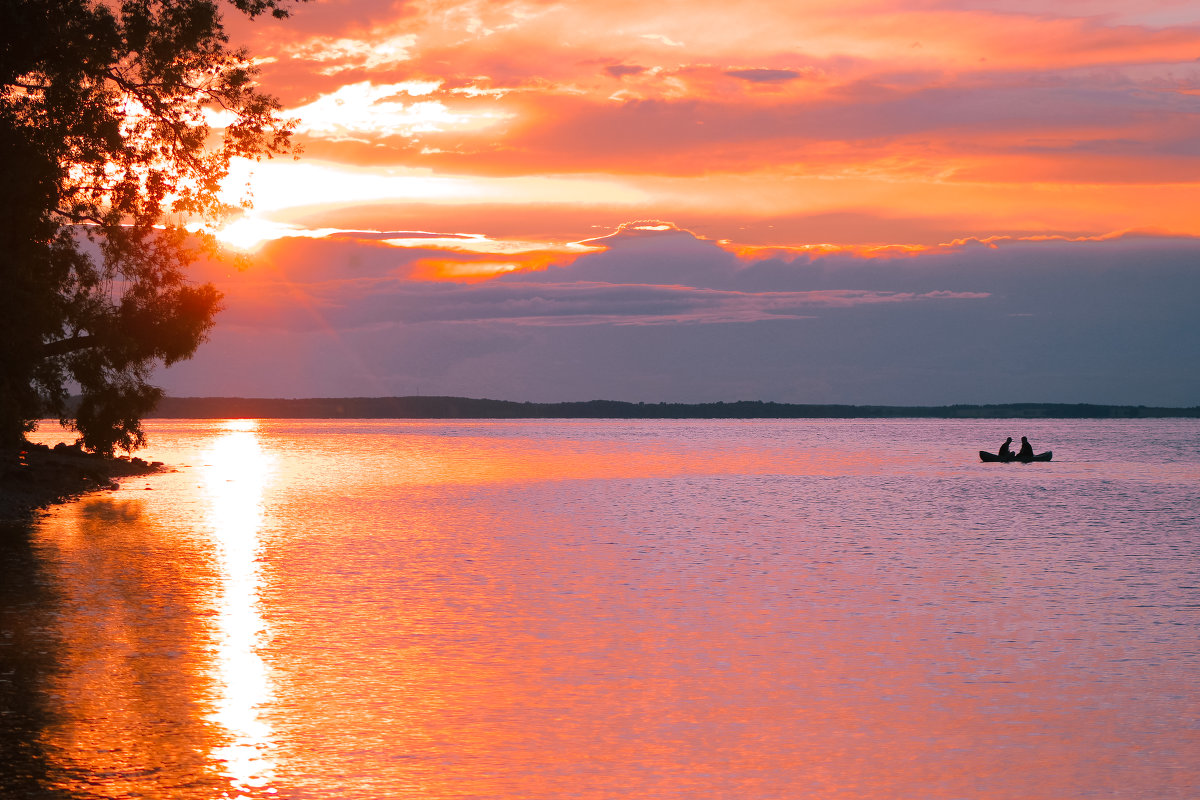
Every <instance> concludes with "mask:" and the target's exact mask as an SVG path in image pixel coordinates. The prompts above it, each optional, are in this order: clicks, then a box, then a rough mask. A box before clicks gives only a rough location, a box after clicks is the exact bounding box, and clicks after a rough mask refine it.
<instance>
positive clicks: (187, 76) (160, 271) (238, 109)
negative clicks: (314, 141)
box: [0, 0, 291, 453]
mask: <svg viewBox="0 0 1200 800" xmlns="http://www.w3.org/2000/svg"><path fill="white" fill-rule="evenodd" d="M288 1H289V0H229V2H228V5H229V6H232V7H233V8H235V9H236V10H237V11H238V12H241V13H245V14H247V15H249V16H251V17H255V16H259V15H262V14H270V15H271V16H275V17H283V16H286V15H287V6H286V5H285V4H286V3H287V2H288ZM256 74H257V73H256V71H255V69H254V67H253V65H252V63H251V60H250V57H249V55H248V54H247V53H246V52H245V51H243V50H238V49H235V48H233V47H232V46H231V45H230V43H229V39H228V36H227V35H226V33H225V30H224V27H223V24H222V7H221V6H220V5H219V4H218V2H216V0H124V1H123V2H119V3H118V2H113V1H111V0H109V1H106V0H0V270H2V272H0V442H3V441H10V442H11V441H15V440H20V439H21V438H22V437H23V436H24V434H25V433H27V432H28V431H30V430H32V428H33V426H34V424H35V423H36V420H38V419H42V418H46V417H58V418H59V420H60V421H62V422H63V423H64V424H67V425H71V426H73V427H74V428H75V429H76V430H77V431H78V432H79V434H80V439H81V441H82V443H83V445H84V446H85V447H87V448H88V449H91V450H96V451H98V452H103V453H111V452H112V451H113V449H114V448H116V447H120V448H122V449H125V450H129V449H131V448H133V447H136V446H139V445H141V444H142V443H143V440H144V436H143V432H142V428H141V419H142V417H143V416H144V415H145V414H146V413H148V412H149V411H150V410H151V409H152V408H153V406H154V404H155V402H157V401H158V399H159V398H160V397H161V396H162V393H161V390H159V389H157V388H156V387H154V386H152V385H151V384H150V379H151V376H152V371H153V369H154V368H155V366H156V365H157V364H158V363H163V364H166V365H170V364H172V363H174V362H176V361H179V360H181V359H186V358H188V357H190V356H191V355H192V354H193V353H194V352H195V350H196V348H197V347H198V346H199V344H200V343H201V342H202V341H203V340H204V338H205V336H206V334H207V332H208V330H209V329H210V328H211V326H212V324H213V319H214V316H215V314H216V313H217V311H218V309H219V306H220V300H221V297H220V293H219V292H218V291H217V290H216V288H215V287H213V286H212V285H211V284H197V283H194V282H192V281H190V280H189V279H188V276H187V268H188V267H189V265H191V264H192V263H194V261H195V260H196V259H197V258H198V257H200V255H202V254H203V253H204V252H205V250H206V249H209V250H211V248H212V247H213V240H212V237H211V236H209V235H205V234H204V233H203V232H201V233H196V232H189V231H188V229H187V228H186V227H185V226H186V225H188V224H189V223H194V222H196V221H206V222H209V223H212V222H215V221H216V220H218V219H219V218H220V217H221V216H222V215H223V214H225V213H226V212H227V211H229V209H228V208H227V207H226V206H225V205H223V203H222V201H221V199H220V195H219V193H220V188H221V182H222V180H223V179H224V178H225V177H226V176H227V174H228V171H229V166H230V162H231V159H234V158H237V157H245V158H260V157H263V156H271V155H274V154H279V153H283V152H286V151H288V150H289V148H290V146H291V141H290V134H291V128H290V125H289V124H288V122H287V121H285V120H283V119H282V118H281V117H280V115H279V111H280V106H279V103H278V101H276V100H275V99H274V98H273V97H271V96H270V95H267V94H265V93H263V92H261V91H260V90H259V88H258V86H257V83H256ZM216 115H219V116H216ZM217 121H219V125H218V122H217ZM73 396H74V397H73Z"/></svg>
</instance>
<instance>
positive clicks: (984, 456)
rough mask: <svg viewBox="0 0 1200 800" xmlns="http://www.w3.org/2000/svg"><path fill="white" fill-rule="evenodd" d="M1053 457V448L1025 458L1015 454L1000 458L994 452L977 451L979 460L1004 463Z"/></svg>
mask: <svg viewBox="0 0 1200 800" xmlns="http://www.w3.org/2000/svg"><path fill="white" fill-rule="evenodd" d="M1053 457H1054V451H1053V450H1047V451H1046V452H1044V453H1038V454H1037V455H1035V456H1030V457H1027V458H1018V457H1017V456H1009V457H1007V458H1001V457H1000V456H999V455H997V454H996V453H989V452H988V451H987V450H980V451H979V460H980V461H1000V462H1002V463H1005V464H1007V463H1009V462H1012V461H1019V462H1021V463H1022V464H1028V463H1029V462H1030V461H1049V460H1050V459H1051V458H1053Z"/></svg>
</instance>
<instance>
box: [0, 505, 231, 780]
mask: <svg viewBox="0 0 1200 800" xmlns="http://www.w3.org/2000/svg"><path fill="white" fill-rule="evenodd" d="M76 509H77V512H76V513H75V514H74V515H67V514H64V515H62V516H60V517H56V518H53V519H51V520H48V521H47V522H46V523H45V524H44V525H43V526H42V528H41V529H40V530H38V531H36V532H35V534H34V545H33V547H32V548H29V549H28V551H27V552H26V553H25V554H24V555H25V558H26V561H27V562H28V563H26V564H25V565H23V566H24V567H25V569H22V570H21V572H22V573H23V574H25V575H36V576H40V577H39V578H38V579H37V580H36V582H35V583H36V585H30V586H28V587H27V588H26V589H25V590H24V592H23V595H24V600H18V602H23V603H25V604H26V605H27V606H33V607H34V613H33V614H32V615H30V619H31V620H36V621H35V622H32V623H26V625H27V629H28V630H29V631H30V633H29V635H30V636H33V637H35V638H36V639H37V641H33V642H31V644H33V645H35V646H34V647H31V648H29V649H30V651H31V652H34V653H45V655H44V656H40V655H39V656H37V658H39V659H42V660H40V661H37V662H36V664H35V665H34V666H35V670H34V671H32V672H28V673H27V675H28V677H27V678H22V683H23V685H22V686H21V687H18V688H17V689H15V690H14V691H20V692H21V693H22V694H23V695H25V696H26V697H29V698H32V699H30V700H28V701H26V702H28V703H30V704H32V706H31V712H30V713H27V714H26V715H25V717H26V719H27V720H28V721H27V722H23V723H18V724H19V725H20V726H21V729H20V730H17V731H14V737H15V738H16V739H17V740H20V741H23V742H25V744H20V745H19V747H20V748H26V749H28V748H29V747H30V746H31V744H30V743H32V746H33V747H34V751H33V752H31V753H28V754H26V755H25V756H24V766H22V767H21V769H22V770H23V771H24V772H26V773H27V774H28V775H29V777H28V778H26V779H24V780H25V782H26V784H27V785H28V787H29V789H27V790H26V791H27V793H28V794H30V795H32V796H38V797H41V796H50V797H53V796H54V792H58V793H59V794H60V795H62V794H64V793H65V794H66V795H70V796H74V795H75V794H77V793H84V794H88V795H89V796H90V794H93V793H96V792H97V791H99V792H100V794H102V795H103V796H126V795H129V796H132V795H133V794H137V795H138V796H143V797H151V798H153V797H164V798H165V797H171V798H188V797H205V798H208V797H214V796H219V794H220V789H219V788H218V787H220V786H221V785H222V783H223V782H222V780H221V779H220V776H219V775H216V774H214V773H213V772H212V771H211V770H209V769H208V768H207V760H206V757H205V754H206V753H207V752H209V751H210V749H211V748H212V746H213V742H212V739H213V736H214V732H213V731H212V726H211V725H209V724H207V723H206V722H205V720H204V718H203V714H202V713H200V712H199V710H198V709H199V708H200V707H202V706H203V705H204V702H205V697H206V695H207V694H209V693H210V692H211V688H210V687H209V686H207V678H206V677H205V676H206V670H207V659H208V656H207V653H206V650H207V648H208V643H209V637H208V635H207V633H206V630H207V629H206V623H205V620H203V619H202V615H203V609H204V608H205V604H204V603H203V602H198V600H199V599H200V598H202V597H204V596H205V594H206V592H208V591H209V590H210V584H211V581H212V578H211V576H209V575H205V574H204V572H203V570H195V569H189V565H193V566H194V565H195V564H196V563H198V561H197V559H198V556H196V557H189V554H188V553H186V552H180V548H187V547H189V545H188V544H187V543H186V542H185V541H181V540H180V539H178V538H175V537H171V536H168V535H164V531H163V529H162V528H161V527H159V526H158V525H157V524H156V523H155V521H154V520H151V519H147V518H145V517H144V516H143V515H142V514H141V513H140V509H141V506H140V504H139V503H134V502H123V503H118V502H113V501H111V500H106V499H99V500H91V501H87V502H85V503H81V504H80V505H79V506H77V507H76ZM6 563H7V561H6ZM27 583H28V581H27ZM6 588H7V587H6ZM8 594H12V592H11V590H10V591H7V592H6V595H8ZM6 607H7V605H6ZM30 626H32V627H30ZM46 643H48V646H47V644H46ZM16 755H17V756H18V758H20V757H21V753H20V752H18V753H17V754H16ZM35 787H36V791H30V790H31V789H33V788H35Z"/></svg>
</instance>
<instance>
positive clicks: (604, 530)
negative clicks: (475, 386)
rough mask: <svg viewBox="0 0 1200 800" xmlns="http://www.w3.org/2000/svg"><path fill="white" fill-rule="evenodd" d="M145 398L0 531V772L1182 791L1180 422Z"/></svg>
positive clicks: (1184, 556) (464, 793)
mask: <svg viewBox="0 0 1200 800" xmlns="http://www.w3.org/2000/svg"><path fill="white" fill-rule="evenodd" d="M147 430H148V433H149V436H150V444H149V446H148V447H147V448H146V450H145V451H144V452H142V453H140V455H142V456H143V457H145V458H147V459H150V460H160V461H164V462H166V463H167V464H169V465H172V466H173V467H175V468H176V471H173V472H169V473H164V474H159V475H152V476H149V477H146V478H134V479H128V480H126V481H124V482H123V484H122V486H121V488H120V490H118V491H112V492H105V493H100V494H94V495H91V496H88V497H86V498H84V499H82V500H80V501H78V502H75V503H72V504H68V505H64V506H61V507H58V508H56V509H54V510H53V511H52V512H50V513H49V514H48V515H46V516H45V517H43V518H41V519H40V520H38V521H37V522H36V523H34V524H33V525H32V526H31V527H30V528H29V529H25V530H4V531H3V532H2V533H3V536H0V543H2V553H3V559H4V561H3V565H4V569H3V578H2V585H0V796H4V797H10V796H12V797H24V796H31V797H57V798H125V797H141V798H152V799H153V800H159V799H161V800H165V799H166V798H238V797H245V798H297V799H299V798H352V799H353V800H359V799H361V800H373V799H374V798H422V800H426V799H433V800H437V799H438V798H487V799H488V800H518V799H522V800H542V799H543V798H544V799H546V800H549V799H550V798H555V800H558V799H560V798H578V799H580V800H599V799H600V798H630V797H632V798H656V799H657V798H664V799H665V798H672V799H682V798H731V799H732V800H765V799H766V798H814V799H817V800H822V799H825V798H829V799H830V800H833V799H834V798H837V799H839V800H851V799H853V800H864V799H865V800H873V799H875V798H897V799H899V798H905V799H907V798H921V800H951V799H952V798H954V799H969V800H999V799H1000V798H1005V799H1011V798H1021V799H1022V800H1041V799H1044V800H1064V799H1065V798H1113V797H1130V798H1153V799H1154V800H1167V799H1169V798H1180V799H1181V800H1182V799H1183V798H1188V799H1192V798H1195V797H1197V796H1200V693H1198V691H1197V686H1200V652H1198V651H1200V421H1198V420H1128V421H1109V420H1105V421H1096V420H985V421H978V420H971V421H958V420H956V421H940V420H881V421H875V420H802V421H796V420H756V421H695V420H688V421H624V420H621V421H617V420H611V421H610V420H580V421H572V420H531V421H507V420H505V421H487V420H474V421H387V420H362V421H329V420H304V421H298V420H274V421H266V420H264V421H257V422H255V421H247V420H231V421H209V420H202V421H174V420H172V421H167V420H158V421H150V422H149V423H148V424H147ZM1021 435H1028V436H1029V438H1030V439H1031V441H1032V442H1033V445H1034V447H1035V449H1036V450H1038V451H1041V450H1046V449H1053V450H1054V453H1055V456H1054V461H1052V462H1050V463H1044V464H983V463H980V461H979V458H978V455H977V452H976V451H978V450H980V449H990V450H993V451H994V450H995V449H997V448H998V447H999V445H1000V443H1001V442H1002V441H1003V439H1004V438H1005V436H1014V437H1018V438H1019V437H1020V436H1021ZM37 438H38V439H39V440H41V441H48V442H53V441H58V440H60V439H61V438H62V436H61V434H60V432H59V431H58V429H57V427H56V426H54V427H48V428H46V429H45V430H44V431H42V432H40V433H39V434H37Z"/></svg>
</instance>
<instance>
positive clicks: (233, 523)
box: [201, 420, 276, 797]
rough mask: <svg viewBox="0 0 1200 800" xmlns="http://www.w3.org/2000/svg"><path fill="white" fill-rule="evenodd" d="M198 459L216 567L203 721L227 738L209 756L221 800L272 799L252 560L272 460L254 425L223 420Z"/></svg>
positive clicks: (265, 678)
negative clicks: (220, 769) (209, 684)
mask: <svg viewBox="0 0 1200 800" xmlns="http://www.w3.org/2000/svg"><path fill="white" fill-rule="evenodd" d="M204 455H205V462H204V466H203V467H202V470H201V474H202V477H203V484H202V485H203V489H204V494H205V496H206V499H207V501H208V513H209V519H208V522H209V525H210V527H211V530H212V536H213V545H214V547H213V552H214V555H215V558H216V560H217V564H216V566H217V567H218V569H219V586H218V592H219V594H218V596H217V597H216V598H215V600H216V617H215V620H216V631H215V634H216V660H215V663H214V665H213V675H212V678H213V681H214V683H215V688H216V692H217V697H216V698H215V703H214V705H215V708H214V709H213V711H212V713H211V714H210V715H209V721H211V722H214V723H216V724H217V725H219V726H220V727H221V728H223V729H224V731H225V733H226V737H225V738H226V742H225V743H224V744H222V745H220V746H218V747H216V748H215V749H214V750H213V752H212V753H211V757H212V759H213V761H215V762H216V763H218V764H222V765H224V770H225V773H226V777H228V779H229V783H230V789H231V791H232V794H228V795H226V796H227V797H245V796H247V795H246V793H248V792H251V793H255V794H264V793H265V794H275V792H276V790H275V789H273V788H271V787H270V784H271V782H272V779H273V777H274V770H275V764H274V763H273V761H272V756H271V753H272V749H273V740H272V730H271V727H270V725H268V724H267V722H266V721H265V720H264V718H263V711H264V709H265V708H266V707H267V706H269V705H270V703H271V702H272V700H273V697H274V691H273V686H272V683H271V677H270V674H269V672H268V669H267V666H266V664H265V663H264V662H263V659H262V657H261V656H260V655H259V653H258V649H259V647H260V646H261V645H262V643H263V640H264V637H265V635H266V633H267V630H266V623H265V622H264V620H263V616H262V611H261V607H260V603H261V585H260V584H261V574H260V570H259V560H258V559H259V554H260V551H261V541H260V535H261V528H262V522H263V516H264V513H263V492H264V489H265V488H266V486H267V483H268V481H269V479H270V475H271V472H272V468H273V466H274V463H273V459H272V458H271V456H269V455H268V454H267V453H266V452H264V450H263V448H262V445H261V444H260V442H259V439H258V423H257V422H256V421H254V420H229V421H228V422H226V423H224V432H223V433H222V434H221V435H220V436H219V437H218V438H217V439H216V441H215V442H214V443H213V445H212V447H211V449H209V450H207V451H206V452H205V454H204Z"/></svg>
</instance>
